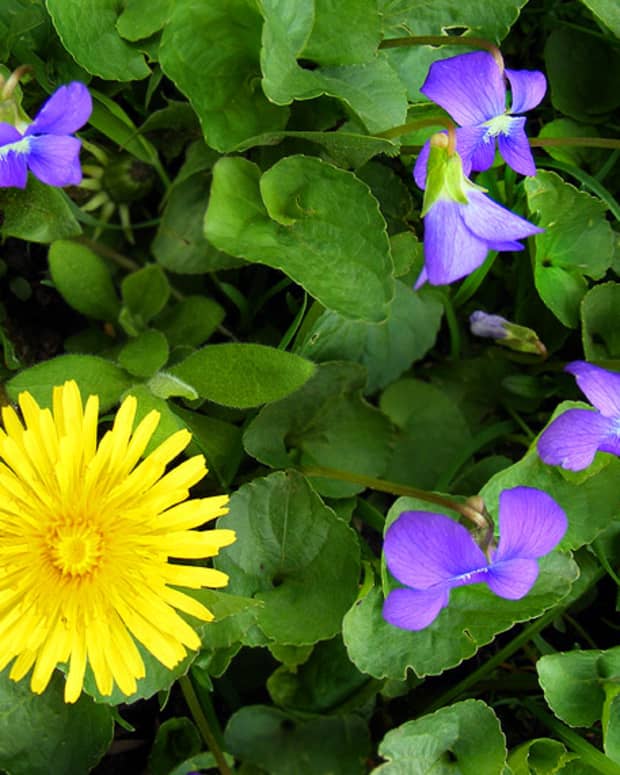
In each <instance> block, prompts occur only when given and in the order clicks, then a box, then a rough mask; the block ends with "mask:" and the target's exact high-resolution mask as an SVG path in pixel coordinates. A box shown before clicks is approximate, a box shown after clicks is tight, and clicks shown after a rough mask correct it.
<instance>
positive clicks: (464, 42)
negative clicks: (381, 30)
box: [379, 35, 504, 72]
mask: <svg viewBox="0 0 620 775" xmlns="http://www.w3.org/2000/svg"><path fill="white" fill-rule="evenodd" d="M401 46H467V47H468V48H482V49H484V50H485V51H488V52H489V53H490V54H492V55H493V58H494V59H495V61H496V62H497V64H498V65H499V67H500V70H501V71H502V72H503V71H504V58H503V57H502V54H501V51H500V50H499V48H498V47H497V46H496V45H495V43H491V41H490V40H486V39H485V38H474V37H471V38H470V37H464V36H460V35H410V36H408V37H405V38H389V39H387V40H382V41H381V43H380V44H379V48H400V47H401Z"/></svg>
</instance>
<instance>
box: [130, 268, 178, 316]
mask: <svg viewBox="0 0 620 775" xmlns="http://www.w3.org/2000/svg"><path fill="white" fill-rule="evenodd" d="M121 294H122V296H123V302H124V303H125V305H126V306H127V308H128V310H129V311H130V313H131V315H132V317H133V319H134V320H135V321H138V322H139V323H141V324H145V323H148V322H149V321H150V320H151V319H152V318H154V317H155V315H157V313H158V312H161V311H162V309H163V308H164V307H165V306H166V302H167V301H168V297H169V296H170V285H169V284H168V278H167V277H166V274H165V272H164V270H163V269H162V268H161V267H160V266H157V265H156V264H150V265H149V266H145V267H142V269H138V270H137V271H136V272H132V274H130V275H127V276H126V277H125V278H124V279H123V282H122V285H121Z"/></svg>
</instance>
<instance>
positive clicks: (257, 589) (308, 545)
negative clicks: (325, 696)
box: [214, 471, 360, 645]
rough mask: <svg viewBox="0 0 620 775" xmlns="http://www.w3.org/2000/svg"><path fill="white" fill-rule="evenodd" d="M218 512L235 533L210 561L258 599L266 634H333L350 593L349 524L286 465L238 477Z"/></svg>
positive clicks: (355, 569)
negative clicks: (223, 511) (241, 481)
mask: <svg viewBox="0 0 620 775" xmlns="http://www.w3.org/2000/svg"><path fill="white" fill-rule="evenodd" d="M224 519H225V524H226V527H227V528H229V529H232V530H235V532H236V534H237V541H236V542H235V543H234V544H233V545H232V546H230V547H228V548H227V550H226V552H225V553H222V554H220V555H219V556H218V557H217V558H216V559H215V561H214V564H215V565H216V567H218V568H219V569H220V570H223V571H224V572H225V573H227V574H228V576H229V578H230V582H229V586H228V589H229V590H230V592H231V593H233V594H236V595H243V596H244V597H254V598H255V599H256V600H260V601H262V602H263V603H264V605H263V607H262V608H261V609H259V611H258V614H257V623H258V626H259V627H260V629H261V630H262V631H263V633H264V634H265V635H266V636H267V638H269V639H271V640H275V641H276V642H278V643H282V644H291V645H304V644H311V643H314V642H316V641H317V640H324V639H326V638H331V637H333V636H334V635H335V634H336V633H337V632H338V631H339V630H340V627H341V623H342V617H343V615H344V613H345V612H346V610H347V609H348V608H349V606H350V605H351V604H352V603H353V600H354V599H355V595H356V594H357V582H358V576H359V568H360V558H359V545H358V541H357V537H356V534H355V533H354V531H353V530H351V528H350V527H349V526H348V525H347V524H345V523H344V522H343V521H342V520H341V519H340V518H339V517H337V516H336V514H335V513H334V512H333V511H332V510H331V509H330V508H328V507H327V506H326V505H325V504H324V503H323V501H322V500H321V498H320V497H319V496H318V495H317V494H316V492H315V491H314V490H313V489H312V487H310V485H309V484H308V482H307V481H306V480H305V479H304V478H303V477H302V476H301V475H300V474H297V473H295V472H292V471H291V472H287V473H284V472H277V473H274V474H271V475H270V476H268V477H266V478H263V479H255V480H254V481H253V482H251V483H250V484H246V485H243V486H242V487H241V488H240V489H239V490H237V492H236V493H234V494H233V496H232V497H231V499H230V511H229V514H228V515H227V516H226V517H225V518H224ZM222 524H223V523H222Z"/></svg>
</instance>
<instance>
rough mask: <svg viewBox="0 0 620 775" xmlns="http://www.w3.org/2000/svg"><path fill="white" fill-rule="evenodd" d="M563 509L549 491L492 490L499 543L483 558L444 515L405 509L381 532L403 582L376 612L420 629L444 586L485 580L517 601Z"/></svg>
mask: <svg viewBox="0 0 620 775" xmlns="http://www.w3.org/2000/svg"><path fill="white" fill-rule="evenodd" d="M567 527H568V522H567V519H566V515H565V514H564V512H563V510H562V509H561V508H560V507H559V506H558V504H557V503H556V502H555V501H554V500H553V498H552V497H551V496H550V495H547V493H545V492H543V491H542V490H536V489H533V488H531V487H514V488H513V489H511V490H504V491H503V492H502V493H501V494H500V496H499V533H500V538H499V544H498V546H497V549H495V550H492V551H491V553H490V559H487V557H486V556H485V555H484V553H483V551H482V549H481V548H480V547H479V546H478V544H476V543H475V541H474V539H473V537H472V535H471V533H470V532H469V531H468V530H467V529H466V528H464V527H463V526H462V525H459V523H458V522H455V521H454V520H452V519H450V518H449V517H446V516H445V515H443V514H434V513H432V512H428V511H405V512H403V513H402V514H401V515H400V516H399V517H398V519H396V521H395V522H393V523H392V524H391V525H390V527H389V528H388V530H387V533H386V536H385V543H384V547H383V551H384V553H385V560H386V563H387V567H388V569H389V571H390V573H391V574H392V576H394V577H395V578H396V579H397V580H398V581H400V582H401V584H404V585H405V588H399V589H393V590H392V591H391V592H390V593H389V595H388V596H387V598H386V601H385V603H384V606H383V618H384V619H385V620H386V621H387V622H389V623H390V624H392V625H394V626H395V627H401V628H402V629H405V630H423V629H424V628H425V627H428V625H429V624H431V622H433V621H434V619H435V618H436V617H437V616H438V614H439V612H440V611H441V609H442V608H445V606H447V605H448V601H449V597H450V590H451V589H453V588H454V587H461V586H464V585H466V584H477V583H480V582H482V583H485V584H488V586H489V587H490V588H491V590H492V591H493V592H494V593H495V594H496V595H499V596H500V597H504V598H506V599H508V600H519V599H520V598H522V597H524V595H526V594H527V593H528V592H529V591H530V589H531V588H532V586H533V584H534V582H535V581H536V578H537V577H538V562H537V559H538V558H539V557H542V556H543V555H545V554H548V553H549V552H550V551H551V550H552V549H554V548H555V547H556V546H557V544H558V543H559V541H560V540H561V539H562V537H563V536H564V533H565V532H566V529H567Z"/></svg>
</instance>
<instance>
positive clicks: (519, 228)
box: [462, 189, 543, 242]
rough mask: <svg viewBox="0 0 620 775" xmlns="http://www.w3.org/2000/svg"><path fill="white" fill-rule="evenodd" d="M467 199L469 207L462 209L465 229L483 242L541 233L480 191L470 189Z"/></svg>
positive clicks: (535, 227) (500, 240) (520, 237)
mask: <svg viewBox="0 0 620 775" xmlns="http://www.w3.org/2000/svg"><path fill="white" fill-rule="evenodd" d="M467 197H468V199H469V205H468V206H467V207H463V210H462V212H463V220H464V221H465V224H466V225H467V227H468V228H469V229H470V230H471V231H472V232H473V233H474V234H475V235H476V236H478V237H480V238H481V239H483V240H486V241H491V240H492V241H496V242H504V241H506V240H508V241H512V240H517V239H522V238H523V237H529V236H530V235H531V234H537V233H539V232H541V231H543V229H539V228H538V226H534V224H533V223H530V222H529V221H526V220H525V218H521V217H520V216H519V215H515V214H514V213H511V212H510V210H507V209H506V208H505V207H502V206H501V205H498V204H497V202H494V201H493V200H492V199H489V197H488V196H485V195H484V194H483V193H482V192H481V191H477V190H475V189H472V190H470V191H468V192H467Z"/></svg>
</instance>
